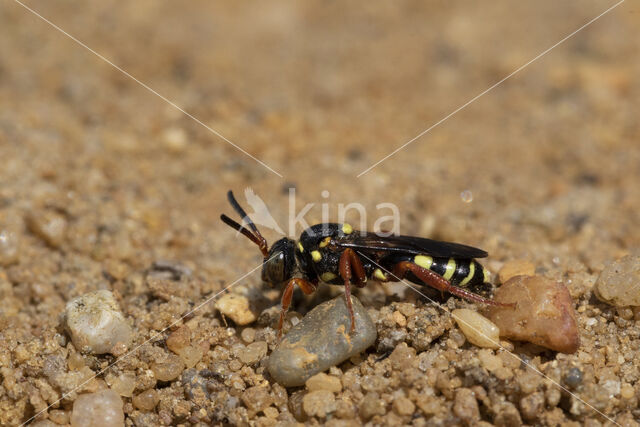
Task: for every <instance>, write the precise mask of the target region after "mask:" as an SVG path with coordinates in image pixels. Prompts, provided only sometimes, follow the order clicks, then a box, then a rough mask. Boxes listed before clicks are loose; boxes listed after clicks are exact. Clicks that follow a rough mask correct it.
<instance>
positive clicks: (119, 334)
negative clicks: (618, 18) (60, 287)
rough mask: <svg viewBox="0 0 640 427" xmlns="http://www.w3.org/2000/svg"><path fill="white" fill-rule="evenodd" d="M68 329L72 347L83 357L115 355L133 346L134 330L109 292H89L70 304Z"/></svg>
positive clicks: (67, 312)
mask: <svg viewBox="0 0 640 427" xmlns="http://www.w3.org/2000/svg"><path fill="white" fill-rule="evenodd" d="M65 325H66V329H67V331H68V332H69V335H70V336H71V340H72V341H73V345H74V346H75V347H76V349H77V350H79V351H81V352H84V353H93V354H104V353H110V352H112V349H113V348H114V346H116V344H124V345H126V346H128V345H129V344H130V343H131V327H130V326H129V324H128V323H127V321H126V320H125V318H124V316H123V314H122V313H121V312H120V309H119V308H118V303H117V302H116V299H115V297H114V296H113V293H111V291H108V290H99V291H96V292H90V293H88V294H84V295H82V296H79V297H78V298H75V299H73V300H71V301H69V302H68V303H67V306H66V310H65Z"/></svg>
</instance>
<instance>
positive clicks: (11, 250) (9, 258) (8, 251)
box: [0, 229, 20, 266]
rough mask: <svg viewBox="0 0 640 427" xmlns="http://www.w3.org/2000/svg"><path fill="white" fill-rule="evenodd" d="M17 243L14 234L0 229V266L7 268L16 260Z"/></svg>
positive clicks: (18, 249)
mask: <svg viewBox="0 0 640 427" xmlns="http://www.w3.org/2000/svg"><path fill="white" fill-rule="evenodd" d="M19 243H20V242H19V240H18V236H17V234H16V233H14V232H13V231H10V230H7V229H0V265H3V266H8V265H10V264H13V263H14V262H16V261H17V260H18V254H19V252H20V244H19Z"/></svg>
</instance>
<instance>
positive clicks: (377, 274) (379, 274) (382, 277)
mask: <svg viewBox="0 0 640 427" xmlns="http://www.w3.org/2000/svg"><path fill="white" fill-rule="evenodd" d="M373 277H375V278H376V279H377V280H380V281H381V282H386V281H387V276H386V275H385V274H384V273H383V272H382V270H380V269H379V268H376V269H375V270H373Z"/></svg>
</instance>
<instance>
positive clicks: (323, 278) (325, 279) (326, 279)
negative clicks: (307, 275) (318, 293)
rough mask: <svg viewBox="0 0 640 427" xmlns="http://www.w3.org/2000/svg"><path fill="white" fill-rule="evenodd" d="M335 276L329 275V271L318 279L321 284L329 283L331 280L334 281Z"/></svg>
mask: <svg viewBox="0 0 640 427" xmlns="http://www.w3.org/2000/svg"><path fill="white" fill-rule="evenodd" d="M336 277H338V276H336V275H335V274H333V273H331V272H330V271H327V272H326V273H322V276H320V278H321V279H322V281H323V282H330V281H332V280H333V279H335V278H336Z"/></svg>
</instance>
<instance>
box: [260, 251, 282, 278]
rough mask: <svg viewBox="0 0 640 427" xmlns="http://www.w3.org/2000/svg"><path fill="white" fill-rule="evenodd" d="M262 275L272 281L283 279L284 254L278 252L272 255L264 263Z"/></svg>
mask: <svg viewBox="0 0 640 427" xmlns="http://www.w3.org/2000/svg"><path fill="white" fill-rule="evenodd" d="M263 276H264V278H265V279H267V281H269V282H272V283H277V282H282V281H283V280H284V254H283V253H282V252H278V253H277V254H274V255H272V256H271V257H270V258H269V259H268V261H267V262H266V264H265V265H264V271H263Z"/></svg>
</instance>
